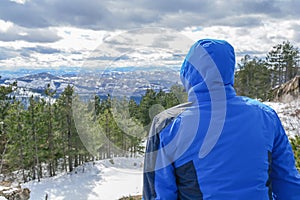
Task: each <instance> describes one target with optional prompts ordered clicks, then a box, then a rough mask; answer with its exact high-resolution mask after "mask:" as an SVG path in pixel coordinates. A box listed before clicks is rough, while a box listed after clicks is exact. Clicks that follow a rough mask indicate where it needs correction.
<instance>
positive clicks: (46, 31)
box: [0, 24, 61, 43]
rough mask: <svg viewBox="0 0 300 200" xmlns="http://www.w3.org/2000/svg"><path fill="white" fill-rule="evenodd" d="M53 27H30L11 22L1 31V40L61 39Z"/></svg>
mask: <svg viewBox="0 0 300 200" xmlns="http://www.w3.org/2000/svg"><path fill="white" fill-rule="evenodd" d="M60 39H61V37H60V36H58V35H57V33H56V31H55V30H54V29H51V28H37V29H30V28H24V27H20V26H17V25H13V24H11V25H10V26H7V27H6V29H5V30H4V29H3V30H2V31H0V40H1V41H5V42H10V41H18V40H23V41H27V42H38V43H52V42H56V41H58V40H60Z"/></svg>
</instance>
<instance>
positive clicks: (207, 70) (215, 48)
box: [180, 39, 235, 100]
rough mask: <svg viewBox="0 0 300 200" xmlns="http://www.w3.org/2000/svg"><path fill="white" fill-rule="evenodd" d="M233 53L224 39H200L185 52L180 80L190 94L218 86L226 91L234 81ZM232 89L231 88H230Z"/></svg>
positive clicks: (210, 89)
mask: <svg viewBox="0 0 300 200" xmlns="http://www.w3.org/2000/svg"><path fill="white" fill-rule="evenodd" d="M234 68H235V54H234V49H233V47H232V46H231V45H230V44H229V43H228V42H226V41H224V40H215V39H202V40H199V41H198V42H196V43H195V44H194V45H193V46H192V47H191V49H190V51H189V53H188V54H187V56H186V58H185V60H184V62H183V64H182V68H181V71H180V77H181V81H182V83H183V86H184V87H185V89H186V91H187V92H188V94H189V100H190V96H191V95H192V94H193V95H194V94H196V95H197V94H200V93H202V94H204V93H210V92H212V91H215V90H218V89H220V88H222V89H224V88H225V90H226V91H227V90H228V89H227V88H228V87H229V88H232V86H233V83H234ZM232 90H233V88H232Z"/></svg>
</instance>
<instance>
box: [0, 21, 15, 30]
mask: <svg viewBox="0 0 300 200" xmlns="http://www.w3.org/2000/svg"><path fill="white" fill-rule="evenodd" d="M12 26H13V23H12V22H9V21H4V20H1V19H0V32H7V30H9V29H10V28H11V27H12Z"/></svg>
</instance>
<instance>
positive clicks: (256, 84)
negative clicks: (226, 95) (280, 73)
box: [235, 55, 271, 100]
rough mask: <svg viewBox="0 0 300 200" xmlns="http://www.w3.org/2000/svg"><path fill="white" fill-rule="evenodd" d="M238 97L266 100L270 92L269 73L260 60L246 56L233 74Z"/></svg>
mask: <svg viewBox="0 0 300 200" xmlns="http://www.w3.org/2000/svg"><path fill="white" fill-rule="evenodd" d="M235 89H236V91H237V94H238V95H242V96H248V97H251V98H256V99H261V100H267V99H268V98H269V97H270V91H271V71H270V70H269V69H268V68H267V67H266V64H265V62H264V61H262V60H261V59H258V58H256V57H254V58H251V57H250V56H249V55H246V56H245V57H244V58H243V59H242V60H241V64H239V65H238V70H237V72H236V74H235Z"/></svg>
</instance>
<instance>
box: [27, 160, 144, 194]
mask: <svg viewBox="0 0 300 200" xmlns="http://www.w3.org/2000/svg"><path fill="white" fill-rule="evenodd" d="M142 169H143V165H142V158H114V159H113V164H112V163H111V162H110V161H109V160H103V161H97V162H95V163H94V164H93V163H92V162H91V163H87V164H85V166H84V171H83V166H80V167H78V168H76V170H75V171H74V172H73V173H69V174H63V175H60V176H57V177H53V178H46V179H43V180H41V182H36V181H32V182H29V183H26V184H24V185H23V186H22V187H28V188H29V189H30V190H31V194H30V196H31V198H30V199H31V200H44V199H45V196H46V194H48V200H69V199H76V200H114V199H118V198H121V197H123V196H129V195H137V194H141V193H142Z"/></svg>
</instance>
